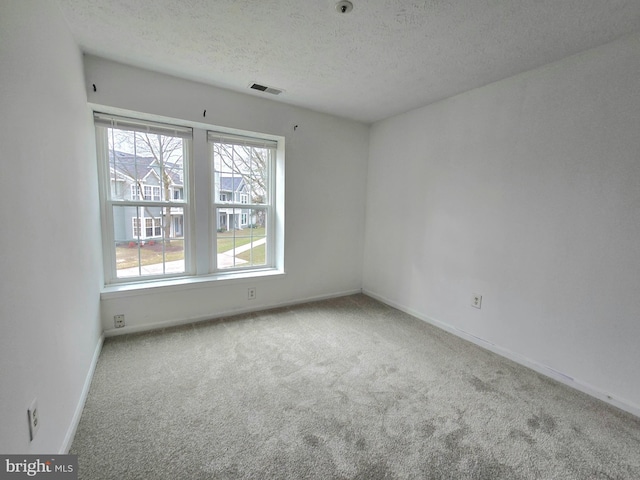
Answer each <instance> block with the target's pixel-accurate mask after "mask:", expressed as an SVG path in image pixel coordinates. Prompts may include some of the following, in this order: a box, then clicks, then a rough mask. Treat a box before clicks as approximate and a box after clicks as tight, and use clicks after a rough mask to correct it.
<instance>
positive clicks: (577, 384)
mask: <svg viewBox="0 0 640 480" xmlns="http://www.w3.org/2000/svg"><path fill="white" fill-rule="evenodd" d="M362 293H364V294H365V295H368V296H369V297H372V298H375V299H376V300H379V301H380V302H382V303H385V304H387V305H389V306H390V307H393V308H396V309H398V310H401V311H403V312H405V313H408V314H409V315H411V316H413V317H416V318H418V319H419V320H422V321H424V322H427V323H429V324H431V325H433V326H435V327H437V328H440V329H441V330H445V331H447V332H449V333H452V334H453V335H456V336H457V337H460V338H462V339H464V340H467V341H469V342H471V343H474V344H475V345H478V346H479V347H482V348H484V349H486V350H489V351H491V352H493V353H496V354H498V355H500V356H502V357H505V358H508V359H509V360H512V361H514V362H516V363H518V364H520V365H522V366H525V367H527V368H530V369H531V370H534V371H536V372H538V373H540V374H542V375H545V376H547V377H549V378H552V379H554V380H557V381H558V382H560V383H563V384H564V385H567V386H569V387H571V388H574V389H576V390H579V391H581V392H583V393H586V394H587V395H590V396H592V397H595V398H597V399H598V400H602V401H603V402H606V403H608V404H610V405H613V406H614V407H617V408H619V409H621V410H624V411H625V412H628V413H631V414H632V415H635V416H636V417H640V406H639V405H636V404H634V403H633V402H630V401H628V400H626V399H622V398H616V397H614V396H613V395H611V394H609V393H607V392H604V391H602V390H601V389H599V388H597V387H594V386H593V385H590V384H588V383H586V382H583V381H581V380H580V379H576V378H572V377H570V376H569V375H566V374H564V373H562V372H559V371H557V370H554V369H553V368H551V367H548V366H546V365H543V364H541V363H539V362H537V361H535V360H531V359H530V358H527V357H524V356H522V355H520V354H518V353H515V352H512V351H510V350H508V349H506V348H503V347H501V346H499V345H495V344H494V343H491V342H489V341H487V340H484V339H482V338H479V337H476V336H475V335H472V334H470V333H468V332H465V331H464V330H460V329H458V328H456V327H453V326H451V325H449V324H447V323H444V322H441V321H439V320H435V319H433V318H431V317H428V316H427V315H424V314H422V313H421V312H418V311H416V310H414V309H412V308H409V307H406V306H405V305H401V304H399V303H397V302H395V301H393V300H390V299H388V298H385V297H384V296H382V295H379V294H377V293H375V292H372V291H370V290H367V289H363V290H362Z"/></svg>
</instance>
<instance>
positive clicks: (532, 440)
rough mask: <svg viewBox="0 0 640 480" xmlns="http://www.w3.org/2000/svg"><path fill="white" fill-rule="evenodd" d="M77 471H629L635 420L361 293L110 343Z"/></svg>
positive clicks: (363, 474) (370, 475)
mask: <svg viewBox="0 0 640 480" xmlns="http://www.w3.org/2000/svg"><path fill="white" fill-rule="evenodd" d="M71 453H74V454H77V455H78V457H79V465H80V470H79V471H80V478H81V479H239V478H243V479H244V478H255V479H263V478H284V479H304V478H318V479H333V478H336V479H382V478H388V479H395V478H398V479H413V478H416V479H417V478H425V479H456V480H458V479H509V480H515V479H562V480H569V479H576V480H585V479H640V419H638V418H636V417H634V416H632V415H629V414H626V413H624V412H621V411H620V410H617V409H615V408H613V407H610V406H608V405H606V404H604V403H602V402H600V401H598V400H595V399H593V398H591V397H588V396H586V395H584V394H582V393H580V392H577V391H574V390H572V389H569V388H567V387H565V386H563V385H561V384H558V383H556V382H554V381H552V380H549V379H547V378H545V377H543V376H541V375H538V374H537V373H535V372H532V371H530V370H528V369H526V368H524V367H521V366H519V365H517V364H515V363H513V362H511V361H509V360H505V359H503V358H501V357H499V356H497V355H494V354H492V353H490V352H487V351H485V350H482V349H480V348H478V347H477V346H475V345H472V344H469V343H467V342H465V341H463V340H461V339H459V338H457V337H454V336H452V335H450V334H448V333H446V332H443V331H441V330H438V329H436V328H434V327H432V326H430V325H428V324H426V323H424V322H421V321H420V320H417V319H414V318H412V317H410V316H409V315H406V314H404V313H402V312H399V311H398V310H395V309H393V308H390V307H388V306H385V305H383V304H381V303H379V302H377V301H375V300H372V299H371V298H368V297H366V296H364V295H355V296H349V297H343V298H338V299H335V300H329V301H323V302H316V303H310V304H305V305H299V306H294V307H290V308H281V309H276V310H270V311H266V312H261V313H254V314H247V315H242V316H238V317H233V318H228V319H224V320H218V321H212V322H204V323H198V324H194V325H188V326H185V327H180V328H175V329H167V330H164V331H157V332H151V333H145V334H139V335H130V336H125V337H117V338H111V339H107V341H106V342H105V345H104V348H103V351H102V355H101V357H100V360H99V363H98V366H97V369H96V373H95V377H94V379H93V383H92V385H91V390H90V393H89V397H88V400H87V404H86V407H85V410H84V413H83V416H82V419H81V422H80V426H79V428H78V432H77V435H76V438H75V441H74V443H73V446H72V449H71Z"/></svg>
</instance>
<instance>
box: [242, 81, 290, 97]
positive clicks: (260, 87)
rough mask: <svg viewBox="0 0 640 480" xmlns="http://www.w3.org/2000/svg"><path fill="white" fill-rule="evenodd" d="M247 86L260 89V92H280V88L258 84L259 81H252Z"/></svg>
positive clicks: (278, 93) (277, 93) (276, 93)
mask: <svg viewBox="0 0 640 480" xmlns="http://www.w3.org/2000/svg"><path fill="white" fill-rule="evenodd" d="M249 88H252V89H254V90H260V91H261V92H266V93H270V94H272V95H280V94H281V93H282V90H279V89H277V88H273V87H266V86H264V85H260V84H259V83H252V84H251V85H249Z"/></svg>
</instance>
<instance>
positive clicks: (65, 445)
mask: <svg viewBox="0 0 640 480" xmlns="http://www.w3.org/2000/svg"><path fill="white" fill-rule="evenodd" d="M103 343H104V334H103V335H100V338H99V339H98V343H97V345H96V348H95V350H94V351H93V358H92V359H91V365H90V366H89V371H88V372H87V376H86V378H85V380H84V385H83V386H82V392H81V393H80V398H79V399H78V404H77V405H76V410H75V412H74V414H73V418H72V419H71V424H70V425H69V429H68V430H67V434H66V435H65V437H64V441H63V442H62V446H61V447H60V450H59V451H58V453H59V454H61V455H66V454H67V453H69V449H70V448H71V444H72V443H73V439H74V437H75V436H76V431H77V430H78V425H79V424H80V418H81V417H82V411H83V410H84V404H85V402H86V401H87V396H88V395H89V388H90V387H91V380H92V379H93V374H94V372H95V371H96V365H97V364H98V358H100V352H101V351H102V344H103Z"/></svg>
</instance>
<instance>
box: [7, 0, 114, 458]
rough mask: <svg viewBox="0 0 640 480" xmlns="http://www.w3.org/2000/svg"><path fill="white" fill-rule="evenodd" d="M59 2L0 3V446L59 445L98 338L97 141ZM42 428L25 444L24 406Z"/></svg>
mask: <svg viewBox="0 0 640 480" xmlns="http://www.w3.org/2000/svg"><path fill="white" fill-rule="evenodd" d="M86 101H87V100H86V94H85V91H84V84H83V71H82V57H81V54H80V51H79V49H78V48H77V46H76V44H75V43H74V42H73V40H72V38H71V36H70V34H69V32H68V30H67V27H66V24H65V22H64V20H63V19H62V17H61V15H60V12H59V11H58V7H57V6H55V5H53V4H52V3H50V2H49V1H42V0H20V1H17V0H11V1H4V2H0V112H2V114H1V115H0V162H1V165H2V173H1V175H0V191H1V192H2V196H3V201H2V202H0V212H1V213H0V219H1V222H2V228H1V229H0V272H2V276H1V278H0V286H1V293H0V452H2V453H58V452H61V451H63V450H65V449H66V448H67V447H68V446H69V445H68V444H69V442H70V440H71V435H72V433H73V429H74V427H75V423H74V422H75V421H76V420H77V418H78V414H79V408H80V407H81V405H82V395H83V388H84V387H85V380H86V379H87V375H88V373H89V371H90V369H91V366H92V359H93V356H94V352H95V351H96V349H97V347H98V346H99V344H100V342H99V340H100V333H101V329H100V323H99V298H100V297H99V294H100V279H101V273H100V272H101V263H100V258H101V252H100V236H99V233H98V227H99V221H98V212H99V209H98V203H97V189H96V167H95V147H94V146H93V145H92V141H91V129H92V127H91V117H90V114H89V111H88V109H87V104H86ZM34 397H37V399H38V403H39V409H40V425H41V426H40V430H39V432H38V434H37V437H36V438H35V440H34V441H33V442H32V443H30V442H29V434H28V426H27V407H28V405H29V403H30V401H31V400H32V399H33V398H34Z"/></svg>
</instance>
